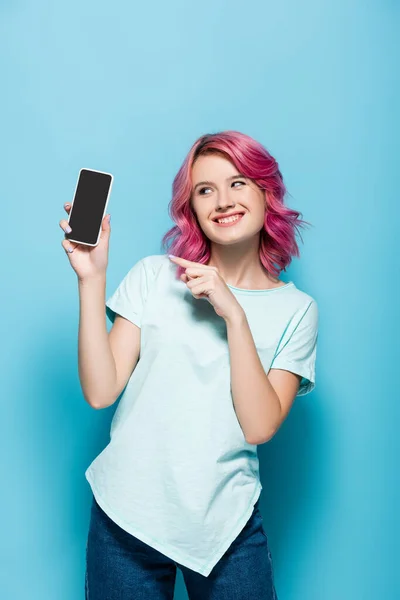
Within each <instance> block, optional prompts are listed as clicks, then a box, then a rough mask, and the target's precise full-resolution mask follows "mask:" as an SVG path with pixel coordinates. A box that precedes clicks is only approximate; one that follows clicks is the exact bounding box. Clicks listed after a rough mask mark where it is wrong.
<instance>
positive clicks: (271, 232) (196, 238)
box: [162, 131, 309, 279]
mask: <svg viewBox="0 0 400 600" xmlns="http://www.w3.org/2000/svg"><path fill="white" fill-rule="evenodd" d="M214 153H218V154H221V153H222V154H223V155H224V156H225V158H227V159H228V160H230V161H231V162H232V163H233V165H234V166H235V167H236V168H237V169H238V171H239V173H242V174H243V175H244V176H245V177H247V178H248V179H251V180H253V181H254V182H255V183H256V185H258V187H259V188H261V189H262V190H264V192H265V202H266V209H267V210H266V213H265V220H264V227H263V228H262V229H261V231H260V246H259V248H260V249H259V254H260V261H261V263H262V264H263V266H264V268H265V269H266V270H267V271H268V273H270V274H272V275H273V276H278V275H279V273H280V272H281V271H282V270H283V271H286V267H287V266H288V265H289V264H290V263H291V261H292V256H297V257H299V256H300V253H299V248H298V245H297V242H296V239H295V233H296V231H297V230H298V227H303V226H304V224H305V223H307V224H309V223H308V222H307V221H303V220H302V219H300V218H299V217H300V215H301V214H302V213H300V212H298V211H296V210H292V209H290V208H288V207H286V206H285V205H284V203H283V199H284V196H285V194H286V188H285V185H284V183H283V178H282V175H281V172H280V170H279V167H278V163H277V161H276V160H275V159H274V158H273V156H271V154H269V152H268V151H267V150H266V149H265V148H264V146H262V145H261V144H260V143H259V142H257V141H256V140H254V139H253V138H251V137H250V136H248V135H245V134H244V133H240V132H238V131H221V132H218V133H212V134H205V135H202V136H201V137H200V138H199V139H198V140H197V141H196V142H195V143H194V144H193V146H192V147H191V149H190V151H189V153H188V155H187V156H186V158H185V160H184V162H183V164H182V166H181V167H180V169H179V171H178V173H177V174H176V176H175V179H174V181H173V185H172V199H171V201H170V203H169V205H168V211H169V215H170V217H171V218H172V220H173V221H174V223H176V225H175V226H174V227H172V229H170V230H169V231H167V233H166V234H165V235H164V236H163V238H162V247H163V249H164V250H165V251H166V253H168V254H174V255H175V256H180V257H182V258H186V259H188V260H192V261H194V262H198V263H202V264H207V262H208V260H209V258H210V240H209V239H208V238H207V236H206V235H205V234H204V233H203V231H202V230H201V228H200V226H199V224H198V221H197V217H196V215H195V214H194V212H193V210H192V208H191V205H190V200H191V195H192V166H193V164H194V162H195V160H196V159H197V158H198V157H199V156H201V155H204V154H214ZM300 237H301V236H300ZM168 243H170V247H169V249H168V250H167V245H168ZM183 272H184V268H183V267H181V266H178V268H177V278H178V279H179V277H180V276H181V274H182V273H183Z"/></svg>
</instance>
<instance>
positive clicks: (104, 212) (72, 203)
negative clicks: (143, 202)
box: [66, 167, 114, 247]
mask: <svg viewBox="0 0 400 600" xmlns="http://www.w3.org/2000/svg"><path fill="white" fill-rule="evenodd" d="M82 171H92V172H93V173H101V174H102V175H109V176H110V177H111V181H110V186H109V188H108V193H107V199H106V203H105V205H104V211H103V216H102V217H101V223H102V222H103V219H104V215H105V214H106V212H107V205H108V201H109V199H110V193H111V188H112V185H113V182H114V175H113V174H112V173H107V172H106V171H99V170H98V169H90V168H89V167H82V168H81V169H79V175H78V179H77V180H76V185H75V190H74V194H73V196H72V202H71V210H70V211H69V214H68V223H69V220H70V218H71V214H72V209H73V207H74V202H75V198H76V192H77V190H78V184H79V180H80V177H81V173H82ZM101 223H100V228H99V233H98V234H97V240H96V242H95V243H94V244H89V243H88V242H82V241H79V240H73V239H72V238H70V237H66V239H67V240H68V241H69V242H74V243H75V244H81V245H82V246H91V247H94V246H97V244H98V243H99V239H100V234H101ZM71 233H72V231H71Z"/></svg>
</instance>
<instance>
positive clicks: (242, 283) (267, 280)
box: [207, 236, 280, 289]
mask: <svg viewBox="0 0 400 600" xmlns="http://www.w3.org/2000/svg"><path fill="white" fill-rule="evenodd" d="M207 264H208V265H209V266H210V267H217V269H218V271H219V273H220V275H221V277H222V278H223V280H224V281H225V282H226V283H228V284H229V285H232V286H235V287H240V288H247V289H263V288H268V287H274V286H275V285H276V284H277V283H280V280H279V279H277V278H276V277H273V276H272V275H269V274H268V273H267V271H266V270H265V268H264V266H263V265H262V263H261V261H260V257H259V238H258V236H254V237H253V238H252V239H251V240H245V241H244V242H239V243H237V244H233V245H221V244H215V243H211V256H210V260H209V261H208V263H207Z"/></svg>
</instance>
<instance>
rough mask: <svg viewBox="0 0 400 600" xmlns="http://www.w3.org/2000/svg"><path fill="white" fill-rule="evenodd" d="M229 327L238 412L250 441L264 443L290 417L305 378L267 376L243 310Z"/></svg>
mask: <svg viewBox="0 0 400 600" xmlns="http://www.w3.org/2000/svg"><path fill="white" fill-rule="evenodd" d="M226 325H227V334H228V345H229V355H230V365H231V388H232V397H233V403H234V407H235V411H236V414H237V417H238V420H239V422H240V425H241V427H242V430H243V432H244V434H245V438H246V440H247V441H248V442H249V443H250V444H263V443H264V442H267V441H269V440H270V439H271V438H272V437H273V436H274V434H275V433H276V431H277V430H278V429H279V427H280V426H281V424H282V422H283V421H284V420H285V418H286V416H287V415H288V413H289V411H290V408H291V406H292V404H293V401H294V399H295V397H296V394H297V391H298V388H299V385H300V380H301V377H300V376H299V375H296V374H294V373H291V372H289V371H285V370H280V369H274V370H273V371H272V370H271V371H270V372H269V374H268V375H267V374H266V373H265V370H264V367H263V365H262V363H261V361H260V358H259V356H258V353H257V349H256V347H255V344H254V340H253V336H252V333H251V330H250V327H249V324H248V321H247V318H246V315H245V312H244V311H243V310H239V311H238V312H237V313H236V315H235V317H233V318H231V319H226Z"/></svg>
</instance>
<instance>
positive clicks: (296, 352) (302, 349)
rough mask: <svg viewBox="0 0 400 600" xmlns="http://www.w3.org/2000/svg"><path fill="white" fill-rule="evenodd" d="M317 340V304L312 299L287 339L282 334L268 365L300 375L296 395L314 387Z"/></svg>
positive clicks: (303, 393)
mask: <svg viewBox="0 0 400 600" xmlns="http://www.w3.org/2000/svg"><path fill="white" fill-rule="evenodd" d="M317 340H318V306H317V303H316V302H315V300H312V301H311V302H310V303H309V304H308V305H307V307H306V309H305V311H304V312H303V314H302V315H301V316H300V319H299V321H298V323H297V325H296V327H295V328H294V331H293V332H292V333H291V334H290V337H289V339H286V340H285V336H283V339H282V340H281V343H280V344H279V345H278V349H277V352H276V354H275V356H274V359H273V361H272V363H271V367H270V368H271V369H284V370H285V371H291V372H292V373H296V374H297V375H301V376H302V379H301V382H300V387H299V390H298V392H297V396H304V395H305V394H308V393H309V392H311V391H312V390H313V389H314V388H315V362H316V358H317Z"/></svg>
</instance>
